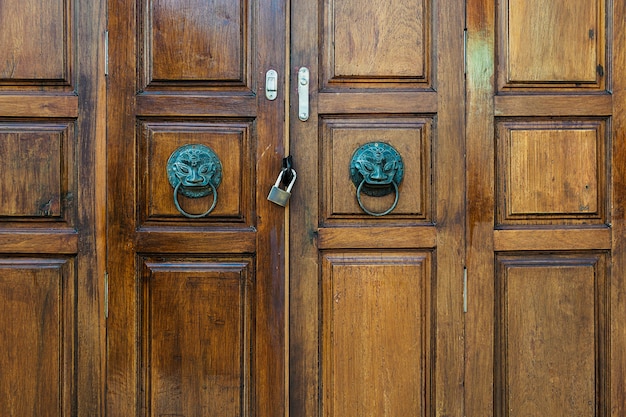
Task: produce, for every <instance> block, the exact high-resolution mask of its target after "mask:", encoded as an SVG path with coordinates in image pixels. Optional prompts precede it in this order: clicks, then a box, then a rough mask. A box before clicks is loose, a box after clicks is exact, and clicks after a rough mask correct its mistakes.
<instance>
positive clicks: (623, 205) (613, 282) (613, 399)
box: [602, 2, 626, 417]
mask: <svg viewBox="0 0 626 417" xmlns="http://www.w3.org/2000/svg"><path fill="white" fill-rule="evenodd" d="M613 16H614V20H613V22H614V27H613V28H612V29H613V33H614V34H615V36H614V38H613V44H612V51H611V55H612V58H613V66H612V71H613V118H612V120H613V124H612V137H613V138H614V140H613V141H612V154H611V155H612V159H611V165H612V166H613V167H623V166H625V165H626V162H625V161H626V141H624V138H625V137H626V39H624V37H623V36H620V35H619V34H620V33H624V31H626V4H625V3H623V2H616V3H614V9H613ZM612 178H613V184H612V191H613V193H612V200H611V203H612V204H611V207H612V213H611V227H612V229H613V230H612V231H613V233H612V235H611V239H612V245H613V253H612V258H611V261H612V262H611V274H612V277H611V279H610V281H609V282H610V284H609V285H610V287H609V288H610V307H609V308H610V312H611V315H610V334H611V337H610V352H611V356H610V364H609V370H608V371H607V373H606V374H603V375H602V377H604V378H606V379H608V380H609V381H610V382H609V383H610V387H611V392H610V394H609V395H608V398H609V403H608V404H606V405H605V408H604V409H603V411H604V413H605V414H606V415H607V416H610V417H619V416H621V415H625V414H626V322H625V321H624V317H626V280H625V279H624V278H623V277H624V276H626V170H624V169H614V170H613V173H612Z"/></svg>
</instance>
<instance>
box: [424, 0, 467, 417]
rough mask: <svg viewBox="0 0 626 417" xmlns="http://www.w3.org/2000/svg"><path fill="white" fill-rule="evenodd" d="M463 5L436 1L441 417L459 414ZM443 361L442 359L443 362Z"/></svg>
mask: <svg viewBox="0 0 626 417" xmlns="http://www.w3.org/2000/svg"><path fill="white" fill-rule="evenodd" d="M465 3H466V2H465V1H463V0H453V1H445V2H437V4H436V5H435V6H434V8H435V10H436V11H437V13H436V17H435V19H436V21H435V22H434V26H435V27H436V28H437V31H436V32H435V36H436V37H437V41H436V42H435V43H436V44H437V47H436V50H437V54H436V56H437V58H436V60H437V62H436V65H435V67H436V68H437V75H436V78H437V90H438V108H437V129H436V130H437V139H436V141H435V143H434V144H433V148H435V149H437V151H436V154H435V156H434V161H433V164H434V178H435V179H436V181H435V189H434V191H433V196H434V197H433V199H435V200H436V203H435V207H436V214H435V220H436V227H437V231H438V232H437V249H436V254H437V256H436V258H437V259H436V267H435V270H436V275H435V282H436V291H435V296H434V297H433V303H434V306H435V307H433V308H434V313H433V314H434V323H435V324H436V325H435V326H434V335H433V337H434V340H436V341H437V342H436V343H435V346H436V348H435V349H436V351H435V357H436V358H437V359H436V361H437V366H436V367H435V371H434V377H433V384H434V386H433V391H432V392H433V395H434V399H433V404H432V410H431V411H432V412H433V413H434V414H438V415H441V416H444V415H449V416H457V415H458V416H461V415H469V414H467V413H465V412H464V403H465V401H464V398H463V396H464V395H463V386H464V382H463V378H464V370H463V364H464V354H463V349H464V336H463V333H464V329H463V326H464V315H463V299H462V295H463V280H462V279H460V278H462V276H463V267H464V264H465V261H464V259H465V250H466V241H465V231H464V230H465V224H466V217H465V216H466V214H465V209H466V204H465V201H464V199H465V181H466V172H465V164H466V161H465V152H466V149H467V144H466V140H465V134H464V133H465V127H466V123H467V120H466V119H467V115H466V114H465V113H464V111H465V110H466V100H467V98H466V91H465V86H466V85H465V76H464V73H463V69H464V67H465V62H464V56H463V55H464V54H463V51H464V42H463V38H464V36H463V28H465V24H466V23H465V21H466V17H465V16H466V13H465V9H466V4H465ZM444 358H445V359H444Z"/></svg>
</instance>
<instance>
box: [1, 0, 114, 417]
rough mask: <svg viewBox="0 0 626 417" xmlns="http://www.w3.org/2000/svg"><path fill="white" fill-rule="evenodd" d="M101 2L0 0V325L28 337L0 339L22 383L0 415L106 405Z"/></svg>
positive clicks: (74, 411) (88, 412) (90, 410)
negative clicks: (0, 309)
mask: <svg viewBox="0 0 626 417" xmlns="http://www.w3.org/2000/svg"><path fill="white" fill-rule="evenodd" d="M105 8H106V2H105V1H104V0H103V1H91V0H89V1H84V0H73V1H72V0H54V1H48V2H41V1H26V2H14V1H8V2H3V3H2V6H0V22H1V23H2V28H3V29H2V30H1V31H0V32H1V33H0V50H1V51H2V52H0V57H1V58H0V61H2V64H0V90H3V92H4V93H7V94H3V95H2V96H1V97H0V114H1V115H2V117H3V121H2V123H0V125H1V127H0V131H1V133H0V136H1V137H2V149H3V150H2V159H3V166H4V170H3V171H2V174H1V175H2V180H0V183H2V195H3V199H4V200H3V203H2V205H3V209H2V218H1V219H0V223H1V226H0V228H1V229H2V232H1V237H0V239H2V243H1V244H0V257H1V258H2V259H4V261H3V262H2V267H1V269H2V271H3V274H4V276H5V277H7V276H10V277H12V278H10V279H8V280H6V281H4V282H3V284H4V285H3V288H2V289H0V298H3V299H5V300H6V298H5V297H7V296H8V297H9V298H11V301H8V302H7V303H5V302H2V304H3V306H6V307H7V308H8V309H10V311H5V314H7V315H6V316H5V317H6V319H7V320H8V321H5V322H3V323H2V324H1V325H0V328H1V329H2V330H0V332H2V331H3V330H6V329H11V328H13V330H15V329H19V330H17V332H18V333H19V332H23V334H24V336H25V337H23V338H20V336H19V335H18V334H13V335H12V336H10V337H3V338H2V340H3V342H2V343H5V345H4V346H3V349H2V350H3V351H5V352H7V351H11V352H14V353H15V354H17V355H18V356H15V355H14V354H12V355H11V356H15V357H14V358H13V359H11V361H12V362H13V361H14V362H15V364H17V365H18V366H19V368H15V365H14V364H9V363H4V364H2V365H1V366H2V369H3V371H4V370H7V373H6V374H5V373H3V375H7V376H9V377H10V378H12V379H13V381H12V383H11V384H12V385H14V386H17V385H19V386H20V388H19V389H18V391H15V390H13V388H9V389H8V390H6V391H4V390H3V391H4V393H5V394H7V395H4V394H3V395H2V397H3V400H5V401H7V402H4V403H3V404H2V409H3V410H4V411H3V412H4V413H5V414H8V415H55V416H102V415H103V413H104V402H103V395H104V389H105V387H104V366H105V363H104V360H105V356H104V352H105V348H106V345H105V341H104V339H105V327H104V325H105V322H104V306H103V297H102V288H103V286H104V285H103V283H104V267H105V265H104V261H105V256H106V245H105V240H104V239H105V235H104V229H105V225H106V223H105V221H106V219H105V216H104V209H105V183H106V179H105V170H104V167H105V163H106V161H105V154H104V152H103V151H104V142H105V135H106V129H105V123H104V118H105V113H106V112H105V105H104V104H105V100H106V91H105V79H104V65H103V62H104V47H103V46H104V36H103V34H104V23H105V13H104V12H105ZM18 293H19V294H20V295H19V296H18V297H17V298H13V296H12V295H11V294H14V295H15V294H18ZM27 293H28V294H29V295H28V294H27ZM20 297H22V300H19V298H20ZM19 310H21V311H19ZM11 321H14V322H15V326H16V327H14V324H13V323H11ZM13 330H9V332H12V331H13ZM36 332H40V334H39V335H35V333H36ZM5 357H6V356H5ZM35 358H36V359H35ZM27 368H28V370H26V369H27ZM9 369H10V371H9ZM18 369H22V371H24V370H26V372H21V373H20V371H19V370H18ZM16 372H17V373H16ZM11 374H12V375H11ZM20 391H21V392H20ZM15 395H17V396H18V397H19V399H18V400H15V398H14V396H15ZM11 402H13V404H9V403H11ZM15 407H17V408H15Z"/></svg>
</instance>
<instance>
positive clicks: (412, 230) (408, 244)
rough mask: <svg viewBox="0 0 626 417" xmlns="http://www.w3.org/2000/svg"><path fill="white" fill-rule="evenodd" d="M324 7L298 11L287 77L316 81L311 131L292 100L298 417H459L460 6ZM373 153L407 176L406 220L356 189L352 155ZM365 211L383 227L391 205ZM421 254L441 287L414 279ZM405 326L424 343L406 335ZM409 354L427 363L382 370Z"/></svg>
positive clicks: (400, 208) (293, 393)
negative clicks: (304, 73) (380, 148)
mask: <svg viewBox="0 0 626 417" xmlns="http://www.w3.org/2000/svg"><path fill="white" fill-rule="evenodd" d="M314 3H317V2H307V1H296V2H292V22H294V25H293V27H292V34H291V40H292V44H291V54H292V55H291V57H292V58H291V67H292V68H298V67H300V66H305V67H308V68H309V69H310V70H311V74H312V77H311V79H312V82H311V84H310V89H311V117H310V118H309V120H308V121H307V122H306V123H302V122H300V121H299V120H298V114H297V103H298V96H297V94H296V93H295V91H294V92H293V93H292V96H291V102H292V103H294V106H292V109H293V111H292V113H291V115H290V120H291V123H290V131H291V133H290V137H291V150H292V153H293V155H294V159H295V164H296V167H297V169H298V182H297V183H296V188H295V189H294V193H293V197H292V199H291V202H290V211H291V213H290V218H291V224H290V231H291V233H290V253H291V257H290V277H291V280H290V311H291V314H290V343H291V344H290V384H291V386H290V408H291V414H293V415H306V416H309V415H310V416H314V415H323V416H325V417H331V416H350V415H354V416H357V415H363V414H368V413H374V414H376V415H389V416H391V415H398V414H406V415H431V414H435V413H437V414H441V415H462V409H463V400H462V397H463V392H462V389H463V371H462V367H463V359H462V352H463V343H462V328H463V317H462V293H463V290H462V279H457V278H460V277H462V275H463V258H464V256H463V250H464V244H463V239H464V236H463V227H464V221H463V208H464V194H463V190H464V187H465V183H464V169H463V165H464V163H463V157H464V135H463V130H464V113H463V111H464V94H465V93H464V83H463V71H462V68H463V58H462V50H463V4H462V2H459V1H445V2H438V3H437V5H436V6H435V4H434V3H432V2H429V1H426V2H395V3H394V4H392V5H390V4H386V5H384V6H383V5H381V4H374V3H372V4H366V5H364V4H363V3H362V2H355V1H335V2H325V3H323V4H322V2H320V4H314ZM407 17H408V19H407ZM320 19H321V20H320ZM357 22H358V23H357ZM375 33H379V34H380V38H377V37H376V35H375ZM416 39H417V40H416ZM350 40H354V42H353V43H350ZM379 41H380V42H379ZM408 44H411V45H412V46H411V49H410V50H408V49H407V45H408ZM349 45H351V46H349ZM435 46H436V49H435ZM393 56H402V57H403V58H402V59H391V58H390V57H393ZM405 59H409V61H410V62H411V65H412V66H407V65H405V64H406V62H407V61H405ZM435 71H437V73H436V74H435ZM435 79H436V80H437V82H436V84H435ZM292 82H295V79H294V80H293V81H292ZM318 82H319V83H320V84H318ZM371 141H381V142H385V143H387V144H389V145H391V146H393V147H394V148H395V149H396V150H398V152H399V153H400V154H401V156H402V159H403V163H404V166H405V177H404V179H403V182H402V184H401V185H400V186H399V191H398V192H399V194H400V195H399V200H398V205H397V206H396V207H395V208H394V210H393V211H392V212H391V213H389V214H387V215H385V216H381V217H372V216H369V215H367V214H364V212H363V210H362V209H361V208H360V207H359V204H358V202H357V196H356V192H357V187H356V186H355V184H353V182H352V181H351V180H350V172H349V167H350V161H351V157H352V154H353V153H354V151H356V150H357V148H359V146H361V145H363V144H365V143H367V142H371ZM362 200H363V201H364V202H365V205H366V206H367V207H369V208H370V209H372V210H373V211H378V212H380V211H384V209H385V208H388V207H390V206H391V205H392V204H393V202H394V196H393V195H387V196H385V197H381V198H374V197H367V196H362ZM407 249H410V250H411V252H407ZM430 251H433V252H435V253H436V254H437V255H436V263H435V257H433V258H430V255H426V254H428V253H431V252H430ZM422 255H423V256H426V257H427V258H428V259H429V261H428V263H430V262H432V268H433V270H432V276H431V275H430V272H426V270H427V269H428V268H429V267H427V266H426V264H427V263H424V265H423V266H422V267H423V268H424V269H423V271H424V272H423V274H421V273H418V272H417V271H416V270H417V269H420V268H417V267H416V266H415V265H414V264H411V266H406V267H405V262H406V263H410V260H411V259H413V258H412V256H414V257H416V258H417V257H419V256H422ZM396 266H397V268H396ZM413 267H415V269H412V268H413ZM420 270H421V269H420ZM409 271H411V272H409ZM416 275H417V276H419V277H420V278H418V279H417V281H413V280H412V279H411V278H410V277H415V276H416ZM422 280H427V281H428V283H424V282H422ZM430 283H433V284H434V285H435V286H436V289H437V290H436V291H431V290H430V289H429V288H430V287H429V285H430ZM421 285H425V286H421ZM424 292H426V293H427V294H430V296H427V297H426V298H423V297H424V295H425V294H424ZM407 293H410V294H413V295H414V296H413V297H408V298H409V299H412V300H414V301H413V302H411V301H407V300H406V298H405V295H406V294H407ZM400 294H402V295H400ZM417 294H419V297H418V296H417ZM374 300H376V301H374ZM394 300H396V302H398V303H400V305H401V306H403V307H398V305H397V304H395V302H394ZM420 300H421V301H420ZM420 304H421V306H420ZM373 305H376V307H373ZM368 306H369V308H368ZM407 311H409V312H411V313H410V314H409V315H408V316H405V315H404V314H406V312H407ZM417 311H419V314H418V313H417ZM413 313H415V314H413ZM416 315H418V316H416ZM409 316H410V317H411V318H409ZM366 317H371V319H372V320H371V322H368V320H366V319H365V318H366ZM421 320H424V321H423V322H422V321H421ZM400 323H402V324H400ZM420 323H421V324H420ZM404 324H406V325H407V326H408V327H410V328H414V326H417V327H419V326H421V325H423V326H426V329H427V330H424V331H419V332H417V331H416V332H410V331H409V332H408V333H411V334H412V336H409V335H408V333H407V329H406V328H405V326H404ZM320 329H321V330H320ZM349 334H352V335H353V336H347V335H349ZM382 334H384V335H385V336H384V337H381V335H382ZM348 338H350V339H352V340H358V341H359V342H357V343H356V345H355V346H354V350H352V349H353V346H351V345H350V346H348V345H347V342H346V341H347V340H348ZM418 340H419V341H418ZM410 341H413V342H414V343H416V344H419V345H421V346H430V347H432V349H431V348H427V349H426V350H424V351H419V352H418V351H415V352H414V355H413V354H411V353H409V354H408V356H404V357H403V355H406V354H407V353H406V352H404V353H402V354H401V353H399V352H398V355H399V356H400V358H396V359H397V360H398V361H402V363H404V364H405V365H404V366H397V362H395V360H396V359H394V360H391V359H389V361H388V363H387V365H388V366H385V364H382V365H381V363H380V362H379V360H380V358H381V356H382V357H386V353H385V352H387V350H393V349H394V348H392V347H391V345H388V344H387V343H388V342H391V343H392V344H398V345H400V346H406V345H407V344H410V343H409V342H410ZM433 341H436V342H435V343H434V344H432V343H433ZM411 346H413V345H412V344H411ZM412 352H413V351H412ZM398 355H392V356H394V357H396V356H398ZM435 357H436V358H438V359H437V360H438V362H437V366H435V367H434V366H433V365H434V362H433V359H434V358H435ZM374 358H377V359H374ZM383 362H385V360H383ZM416 367H417V368H416ZM391 369H393V377H392V378H391V379H386V378H385V376H384V375H385V372H389V371H390V370H391ZM416 369H419V372H418V371H416ZM415 372H417V373H420V372H421V374H420V375H417V374H416V373H415ZM424 376H426V380H424V379H422V378H423V377H424ZM348 380H352V381H355V380H356V381H357V382H353V383H351V384H347V381H348ZM374 381H376V382H374ZM402 381H404V383H403V382H402ZM409 381H410V382H409ZM406 385H410V386H412V387H414V388H415V389H414V390H408V391H407V390H405V389H404V388H405V387H406Z"/></svg>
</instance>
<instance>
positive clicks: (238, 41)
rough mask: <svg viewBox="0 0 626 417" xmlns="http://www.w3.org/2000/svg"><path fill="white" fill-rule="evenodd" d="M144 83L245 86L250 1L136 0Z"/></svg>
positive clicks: (248, 44)
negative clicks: (140, 13)
mask: <svg viewBox="0 0 626 417" xmlns="http://www.w3.org/2000/svg"><path fill="white" fill-rule="evenodd" d="M141 3H142V6H144V9H143V25H144V27H143V28H142V29H143V36H144V39H143V43H144V45H145V55H144V57H143V63H142V65H143V67H144V72H145V73H144V78H145V80H144V85H146V86H147V85H149V84H151V83H153V82H157V83H158V82H177V81H178V82H196V83H198V82H200V83H201V84H205V85H206V84H207V83H208V84H211V83H213V84H215V83H216V82H218V83H219V82H222V83H223V82H228V83H231V84H232V83H236V84H240V85H244V84H245V85H247V84H248V82H249V80H248V79H247V78H248V75H249V73H248V70H249V68H248V66H247V62H248V60H249V53H250V25H249V19H250V18H251V10H250V8H251V6H250V2H249V1H247V0H241V1H229V0H215V1H211V2H209V3H207V2H206V1H204V0H183V1H180V0H176V1H174V0H141Z"/></svg>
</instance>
